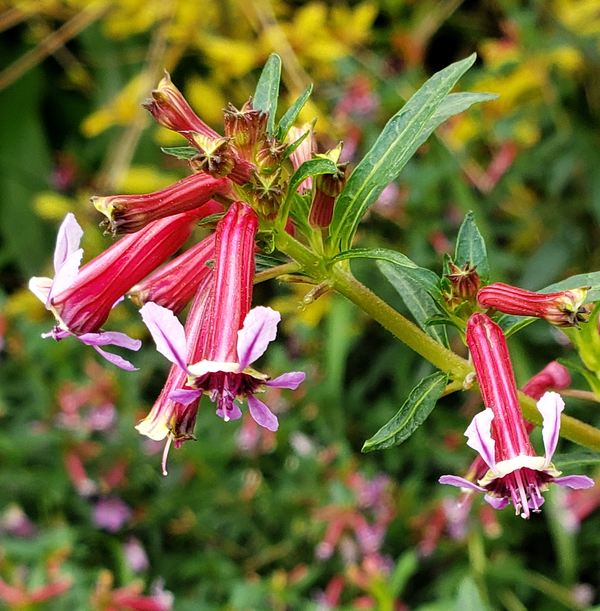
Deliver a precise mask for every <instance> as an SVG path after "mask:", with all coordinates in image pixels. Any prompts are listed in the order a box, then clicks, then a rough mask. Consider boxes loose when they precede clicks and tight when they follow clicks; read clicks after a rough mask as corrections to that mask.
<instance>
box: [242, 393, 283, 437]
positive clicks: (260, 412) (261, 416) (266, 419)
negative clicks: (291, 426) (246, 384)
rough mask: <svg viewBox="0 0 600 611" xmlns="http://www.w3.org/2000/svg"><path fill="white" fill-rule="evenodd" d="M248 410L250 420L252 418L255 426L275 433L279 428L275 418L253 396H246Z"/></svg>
mask: <svg viewBox="0 0 600 611" xmlns="http://www.w3.org/2000/svg"><path fill="white" fill-rule="evenodd" d="M248 408H249V410H250V415H251V416H252V418H254V421H255V422H256V424H258V425H260V426H262V427H264V428H265V429H268V430H269V431H276V430H277V429H278V428H279V421H278V420H277V416H276V415H275V414H274V413H273V412H272V411H271V410H270V409H269V408H268V407H267V406H266V405H265V404H264V403H263V402H262V401H259V400H258V399H257V398H256V397H255V396H254V395H251V394H249V395H248Z"/></svg>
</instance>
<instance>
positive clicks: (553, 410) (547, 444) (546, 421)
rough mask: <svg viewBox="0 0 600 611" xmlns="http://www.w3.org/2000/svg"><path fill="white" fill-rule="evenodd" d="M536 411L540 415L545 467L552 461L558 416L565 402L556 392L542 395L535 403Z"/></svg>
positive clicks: (558, 423)
mask: <svg viewBox="0 0 600 611" xmlns="http://www.w3.org/2000/svg"><path fill="white" fill-rule="evenodd" d="M537 409H538V412H540V414H542V419H543V424H542V438H543V439H544V453H545V458H546V462H545V463H544V466H545V467H547V466H548V465H549V464H550V461H551V460H552V456H553V455H554V451H555V450H556V444H557V443H558V437H559V433H560V414H561V412H562V411H563V409H565V402H564V401H563V400H562V397H561V396H560V395H559V394H558V393H556V392H547V393H544V395H543V396H542V398H541V399H540V400H539V401H538V402H537Z"/></svg>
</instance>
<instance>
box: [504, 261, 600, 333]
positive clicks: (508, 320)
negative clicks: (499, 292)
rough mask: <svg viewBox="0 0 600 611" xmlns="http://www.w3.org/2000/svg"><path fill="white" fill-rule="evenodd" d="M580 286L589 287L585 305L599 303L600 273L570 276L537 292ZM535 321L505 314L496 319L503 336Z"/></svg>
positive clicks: (556, 290) (550, 291)
mask: <svg viewBox="0 0 600 611" xmlns="http://www.w3.org/2000/svg"><path fill="white" fill-rule="evenodd" d="M581 286H590V287H591V288H590V290H589V291H588V294H587V297H586V303H590V302H593V301H600V272H590V273H589V274H577V275H576V276H570V277H569V278H565V279H564V280H561V281H560V282H555V283H554V284H550V285H548V286H547V287H545V288H543V289H541V290H540V291H538V292H539V293H557V292H559V291H567V290H569V289H576V288H579V287H581ZM535 320H537V318H533V317H531V316H515V315H514V314H505V315H504V316H502V317H501V318H499V319H498V321H497V322H498V324H499V325H500V327H502V330H503V331H504V334H505V335H507V336H508V335H512V334H513V333H516V332H517V331H519V330H520V329H522V328H523V327H526V326H527V325H529V324H531V323H532V322H534V321H535Z"/></svg>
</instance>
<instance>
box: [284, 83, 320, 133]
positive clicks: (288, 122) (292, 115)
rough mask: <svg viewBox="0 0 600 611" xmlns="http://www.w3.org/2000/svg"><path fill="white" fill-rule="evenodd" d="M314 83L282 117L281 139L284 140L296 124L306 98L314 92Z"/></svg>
mask: <svg viewBox="0 0 600 611" xmlns="http://www.w3.org/2000/svg"><path fill="white" fill-rule="evenodd" d="M312 90H313V86H312V83H311V84H310V85H309V86H308V87H307V88H306V89H305V90H304V91H303V92H302V93H301V94H300V96H299V98H298V99H297V100H296V101H295V102H294V103H293V104H292V105H291V106H290V107H289V108H288V110H287V112H286V113H285V114H284V115H283V117H281V120H280V121H279V124H278V125H277V136H278V138H279V140H281V141H282V142H283V140H284V139H285V137H286V136H287V133H288V132H289V131H290V127H292V125H294V122H295V121H296V119H297V118H298V115H299V114H300V111H301V110H302V109H303V108H304V104H306V100H308V98H309V97H310V94H311V93H312Z"/></svg>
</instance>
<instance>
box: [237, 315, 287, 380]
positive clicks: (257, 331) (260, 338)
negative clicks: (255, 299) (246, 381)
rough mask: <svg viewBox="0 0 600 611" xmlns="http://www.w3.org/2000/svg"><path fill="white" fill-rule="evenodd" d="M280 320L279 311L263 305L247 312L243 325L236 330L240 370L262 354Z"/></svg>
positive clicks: (275, 332)
mask: <svg viewBox="0 0 600 611" xmlns="http://www.w3.org/2000/svg"><path fill="white" fill-rule="evenodd" d="M280 320H281V314H280V313H279V312H276V311H275V310H272V309H271V308H266V307H264V306H258V307H256V308H253V309H252V310H250V311H249V312H248V314H247V315H246V318H245V320H244V326H243V327H242V328H241V329H240V330H239V331H238V345H237V351H238V359H239V362H240V369H239V370H240V371H243V370H244V369H246V367H248V365H249V364H250V363H254V361H255V360H256V359H257V358H259V357H261V356H262V355H263V354H264V352H265V350H266V349H267V346H268V345H269V343H270V342H272V341H273V340H274V339H275V337H276V335H277V325H278V324H279V321H280Z"/></svg>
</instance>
